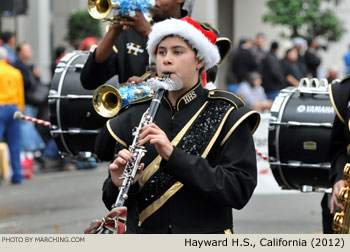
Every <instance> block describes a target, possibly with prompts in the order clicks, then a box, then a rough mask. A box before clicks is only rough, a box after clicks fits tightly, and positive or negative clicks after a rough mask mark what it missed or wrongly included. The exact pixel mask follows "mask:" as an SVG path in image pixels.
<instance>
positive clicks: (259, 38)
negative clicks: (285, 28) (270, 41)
mask: <svg viewBox="0 0 350 252" xmlns="http://www.w3.org/2000/svg"><path fill="white" fill-rule="evenodd" d="M264 44H265V37H264V36H262V35H259V36H257V37H256V40H255V45H256V46H257V47H258V48H263V47H264Z"/></svg>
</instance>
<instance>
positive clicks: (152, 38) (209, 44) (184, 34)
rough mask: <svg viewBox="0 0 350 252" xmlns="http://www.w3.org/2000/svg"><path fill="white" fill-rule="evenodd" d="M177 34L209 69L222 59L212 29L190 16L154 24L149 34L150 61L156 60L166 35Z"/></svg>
mask: <svg viewBox="0 0 350 252" xmlns="http://www.w3.org/2000/svg"><path fill="white" fill-rule="evenodd" d="M170 35H176V36H180V37H181V38H183V39H185V40H186V41H187V42H188V43H189V44H190V45H191V46H192V48H193V49H196V51H197V58H199V59H201V60H203V62H204V63H205V66H204V68H205V69H209V68H211V67H213V66H215V65H216V64H218V62H219V61H220V54H219V50H218V48H217V46H216V45H215V42H216V35H215V33H214V32H213V31H211V30H205V29H203V27H202V26H200V24H198V23H197V22H195V21H194V20H192V19H191V18H190V17H184V18H181V19H174V18H172V19H167V20H164V21H162V22H158V23H156V24H154V25H153V26H152V31H151V33H150V34H149V36H148V42H147V50H148V54H149V56H150V57H149V61H150V63H155V62H156V52H157V46H158V44H159V43H160V42H161V41H162V40H163V38H165V37H166V36H170Z"/></svg>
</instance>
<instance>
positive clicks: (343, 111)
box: [322, 75, 350, 233]
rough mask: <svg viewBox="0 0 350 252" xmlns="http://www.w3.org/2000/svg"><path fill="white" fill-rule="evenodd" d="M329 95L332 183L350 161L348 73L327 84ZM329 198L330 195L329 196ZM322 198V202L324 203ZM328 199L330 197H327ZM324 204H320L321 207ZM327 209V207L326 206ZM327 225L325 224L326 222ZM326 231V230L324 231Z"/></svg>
mask: <svg viewBox="0 0 350 252" xmlns="http://www.w3.org/2000/svg"><path fill="white" fill-rule="evenodd" d="M329 97H330V99H331V102H332V105H333V108H334V110H335V112H336V116H335V118H334V122H333V128H332V137H331V148H330V150H331V153H330V155H331V160H332V164H331V170H330V181H331V185H334V184H335V183H336V182H337V181H339V180H341V179H342V177H343V170H344V166H345V164H346V163H348V162H350V106H349V104H350V103H349V101H350V75H349V76H347V77H345V78H344V79H343V80H342V81H341V82H338V83H335V84H330V85H329ZM329 198H330V197H329ZM325 201H326V200H325V199H323V201H322V203H323V204H326V203H325ZM328 201H330V199H328ZM324 208H325V205H322V209H324ZM327 210H328V211H329V208H328V207H327ZM327 222H328V232H327V233H333V231H332V228H331V227H332V222H333V215H331V217H329V220H328V221H327ZM326 226H327V224H326ZM325 233H326V232H325Z"/></svg>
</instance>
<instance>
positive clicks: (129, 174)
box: [114, 89, 164, 207]
mask: <svg viewBox="0 0 350 252" xmlns="http://www.w3.org/2000/svg"><path fill="white" fill-rule="evenodd" d="M163 94H164V89H158V91H157V92H156V93H155V94H154V97H153V99H152V102H151V105H150V107H149V108H148V109H147V110H146V112H145V113H144V114H143V115H142V118H141V121H140V124H139V126H138V128H137V131H136V135H135V137H134V140H133V142H132V145H130V146H129V151H130V152H131V153H132V154H133V158H132V159H131V160H128V162H127V163H126V166H125V170H124V172H123V174H122V176H121V177H120V178H121V179H123V183H122V185H121V186H120V187H119V194H118V197H117V200H116V202H115V204H114V207H121V206H124V203H125V200H127V198H128V192H129V189H130V186H131V184H132V182H133V181H134V178H135V175H136V172H137V171H138V170H139V169H140V168H141V167H140V164H141V159H142V157H143V156H144V155H145V154H146V152H147V150H146V149H145V146H139V145H137V144H138V142H139V137H140V133H141V130H142V128H143V127H144V126H146V125H148V124H150V123H152V122H153V120H154V117H155V115H156V113H157V110H158V106H159V104H160V101H161V99H162V97H163Z"/></svg>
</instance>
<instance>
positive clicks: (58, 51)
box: [55, 46, 66, 59]
mask: <svg viewBox="0 0 350 252" xmlns="http://www.w3.org/2000/svg"><path fill="white" fill-rule="evenodd" d="M65 50H66V48H65V47H64V46H57V47H56V49H55V59H57V58H58V57H60V56H61V54H62V53H64V51H65Z"/></svg>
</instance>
